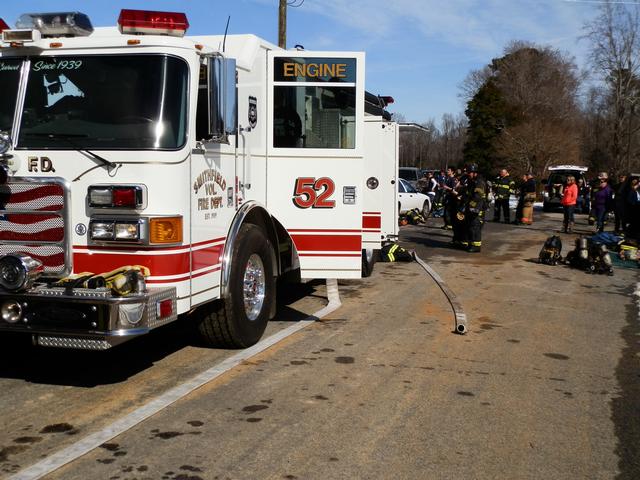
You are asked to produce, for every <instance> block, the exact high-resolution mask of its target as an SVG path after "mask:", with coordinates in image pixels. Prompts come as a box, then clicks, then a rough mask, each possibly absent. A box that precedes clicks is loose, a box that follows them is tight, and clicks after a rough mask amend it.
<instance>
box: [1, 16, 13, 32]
mask: <svg viewBox="0 0 640 480" xmlns="http://www.w3.org/2000/svg"><path fill="white" fill-rule="evenodd" d="M3 30H11V27H9V25H7V22H5V21H4V20H2V19H1V18H0V33H2V31H3Z"/></svg>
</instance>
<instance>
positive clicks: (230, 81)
mask: <svg viewBox="0 0 640 480" xmlns="http://www.w3.org/2000/svg"><path fill="white" fill-rule="evenodd" d="M207 86H208V89H209V134H210V136H211V137H212V138H213V140H214V141H217V142H221V143H228V142H229V138H228V137H229V135H235V134H236V133H237V125H238V111H237V110H238V90H237V88H236V61H235V59H232V58H224V57H221V56H215V57H210V58H209V69H208V79H207Z"/></svg>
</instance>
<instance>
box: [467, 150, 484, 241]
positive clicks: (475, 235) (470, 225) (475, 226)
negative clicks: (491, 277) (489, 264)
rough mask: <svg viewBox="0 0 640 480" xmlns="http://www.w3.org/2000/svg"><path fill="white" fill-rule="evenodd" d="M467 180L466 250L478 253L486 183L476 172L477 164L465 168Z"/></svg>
mask: <svg viewBox="0 0 640 480" xmlns="http://www.w3.org/2000/svg"><path fill="white" fill-rule="evenodd" d="M467 175H468V177H469V181H468V183H467V188H466V199H465V213H464V215H465V226H466V229H465V230H466V237H467V242H468V248H467V251H468V252H472V253H478V252H480V249H481V248H482V225H483V224H484V210H485V206H486V202H487V184H486V183H485V181H484V178H482V176H481V175H480V174H479V173H478V165H476V164H475V163H472V164H471V165H469V167H468V168H467Z"/></svg>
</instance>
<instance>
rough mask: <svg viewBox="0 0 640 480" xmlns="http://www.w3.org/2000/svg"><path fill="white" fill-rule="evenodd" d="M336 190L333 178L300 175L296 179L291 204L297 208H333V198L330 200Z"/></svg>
mask: <svg viewBox="0 0 640 480" xmlns="http://www.w3.org/2000/svg"><path fill="white" fill-rule="evenodd" d="M335 190H336V185H335V183H333V180H331V179H330V178H327V177H322V178H318V179H317V180H316V179H315V178H313V177H300V178H297V179H296V185H295V189H294V191H293V204H294V205H295V206H296V207H298V208H309V207H311V208H333V207H335V206H336V202H335V200H330V197H331V195H333V192H335Z"/></svg>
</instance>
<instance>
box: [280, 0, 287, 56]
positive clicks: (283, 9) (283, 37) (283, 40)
mask: <svg viewBox="0 0 640 480" xmlns="http://www.w3.org/2000/svg"><path fill="white" fill-rule="evenodd" d="M278 46H279V47H280V48H287V0H280V8H279V10H278Z"/></svg>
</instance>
